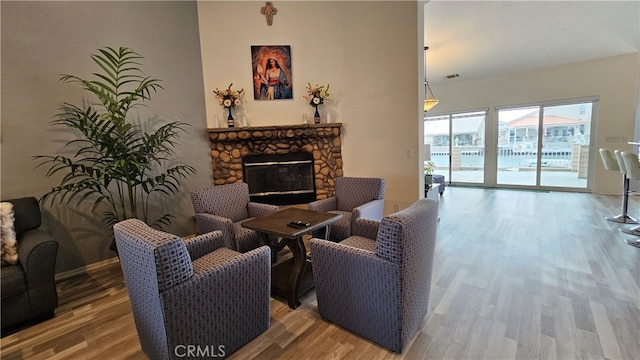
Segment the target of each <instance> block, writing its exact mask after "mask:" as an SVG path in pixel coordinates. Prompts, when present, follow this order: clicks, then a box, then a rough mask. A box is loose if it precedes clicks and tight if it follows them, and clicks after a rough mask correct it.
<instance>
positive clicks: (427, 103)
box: [424, 46, 440, 112]
mask: <svg viewBox="0 0 640 360" xmlns="http://www.w3.org/2000/svg"><path fill="white" fill-rule="evenodd" d="M427 50H429V47H428V46H425V47H424V111H425V112H427V111H429V110H431V109H432V108H433V107H434V106H436V105H438V103H439V102H440V100H438V99H436V97H435V96H433V91H431V87H430V86H429V81H428V80H427Z"/></svg>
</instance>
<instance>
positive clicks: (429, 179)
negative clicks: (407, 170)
mask: <svg viewBox="0 0 640 360" xmlns="http://www.w3.org/2000/svg"><path fill="white" fill-rule="evenodd" d="M435 168H436V164H435V163H434V162H433V161H431V160H429V161H425V162H424V183H425V184H431V183H433V170H435Z"/></svg>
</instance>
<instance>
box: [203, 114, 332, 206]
mask: <svg viewBox="0 0 640 360" xmlns="http://www.w3.org/2000/svg"><path fill="white" fill-rule="evenodd" d="M341 128H342V124H341V123H335V124H318V125H306V124H301V125H282V126H256V127H236V128H210V129H207V132H208V133H209V141H210V142H211V162H212V168H213V181H214V184H215V185H224V184H231V183H235V182H242V176H243V175H242V158H243V157H245V156H249V155H273V154H288V153H298V152H308V153H311V154H313V160H314V172H315V182H316V198H317V199H325V198H327V197H329V196H331V195H333V192H334V188H335V183H334V179H335V178H336V177H340V176H342V141H341V139H340V130H341Z"/></svg>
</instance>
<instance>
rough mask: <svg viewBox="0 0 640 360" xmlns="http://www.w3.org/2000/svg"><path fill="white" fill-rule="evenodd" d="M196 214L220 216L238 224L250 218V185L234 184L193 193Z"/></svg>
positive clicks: (192, 198)
mask: <svg viewBox="0 0 640 360" xmlns="http://www.w3.org/2000/svg"><path fill="white" fill-rule="evenodd" d="M191 200H192V202H193V208H194V210H195V212H196V213H208V214H214V215H219V216H222V217H226V218H229V219H231V221H233V222H238V221H240V220H244V219H246V218H248V217H249V210H248V209H247V204H248V203H249V200H250V198H249V185H247V184H246V183H234V184H226V185H218V186H213V187H210V188H206V189H201V190H198V191H194V192H192V193H191Z"/></svg>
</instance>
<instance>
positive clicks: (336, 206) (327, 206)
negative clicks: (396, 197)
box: [309, 177, 385, 241]
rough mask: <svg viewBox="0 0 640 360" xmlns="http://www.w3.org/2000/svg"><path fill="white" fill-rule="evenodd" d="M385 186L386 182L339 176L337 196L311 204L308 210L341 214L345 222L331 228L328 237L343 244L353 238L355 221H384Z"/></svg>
mask: <svg viewBox="0 0 640 360" xmlns="http://www.w3.org/2000/svg"><path fill="white" fill-rule="evenodd" d="M384 187H385V182H384V179H379V178H358V177H338V178H336V185H335V194H334V196H331V197H329V198H326V199H322V200H316V201H314V202H311V203H309V210H315V211H324V212H331V213H336V214H342V219H340V220H339V221H338V222H336V223H334V224H332V225H331V234H330V236H329V238H330V239H331V240H335V241H340V240H343V239H346V238H347V237H349V236H351V227H352V226H353V224H354V222H355V220H356V219H358V218H365V219H371V220H380V219H382V215H383V212H384ZM316 236H318V237H321V235H320V234H316Z"/></svg>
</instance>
